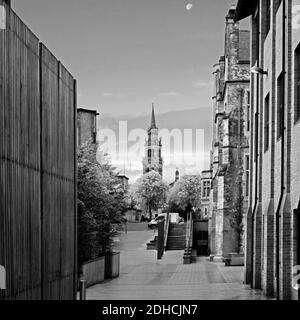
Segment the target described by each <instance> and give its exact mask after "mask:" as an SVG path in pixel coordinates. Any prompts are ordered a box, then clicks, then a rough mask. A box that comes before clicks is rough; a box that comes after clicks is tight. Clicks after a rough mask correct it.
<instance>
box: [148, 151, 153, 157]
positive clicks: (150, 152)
mask: <svg viewBox="0 0 300 320" xmlns="http://www.w3.org/2000/svg"><path fill="white" fill-rule="evenodd" d="M148 158H150V159H151V158H152V150H151V149H149V150H148Z"/></svg>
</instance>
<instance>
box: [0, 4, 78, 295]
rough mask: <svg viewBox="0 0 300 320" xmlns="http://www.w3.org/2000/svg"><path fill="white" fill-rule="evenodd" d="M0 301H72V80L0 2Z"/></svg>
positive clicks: (13, 14)
mask: <svg viewBox="0 0 300 320" xmlns="http://www.w3.org/2000/svg"><path fill="white" fill-rule="evenodd" d="M0 5H4V6H5V8H6V12H7V19H6V20H7V26H6V29H5V30H2V29H1V30H0V264H1V265H3V266H5V268H6V271H7V290H6V291H2V292H0V299H73V298H75V297H76V294H75V291H76V283H75V282H76V274H75V273H76V250H77V247H76V242H75V241H74V240H75V238H76V225H75V224H76V223H77V221H76V219H77V218H76V214H77V213H76V141H75V137H76V130H75V127H76V110H75V109H74V106H75V100H76V97H75V95H76V90H75V86H74V79H73V77H72V76H71V75H70V74H69V72H68V71H67V70H66V69H65V68H64V67H63V66H62V65H61V64H60V63H59V62H58V61H57V59H56V58H55V57H54V56H53V55H52V54H51V53H50V51H49V50H48V49H47V48H46V47H45V46H43V45H42V44H39V40H38V39H37V38H36V37H35V36H34V34H33V33H32V32H31V31H30V30H29V29H28V28H27V27H26V25H25V24H24V23H23V22H22V21H21V20H20V19H19V18H18V16H17V15H16V14H15V13H14V12H13V11H12V10H11V9H10V8H9V7H8V6H7V4H6V3H4V1H3V0H0Z"/></svg>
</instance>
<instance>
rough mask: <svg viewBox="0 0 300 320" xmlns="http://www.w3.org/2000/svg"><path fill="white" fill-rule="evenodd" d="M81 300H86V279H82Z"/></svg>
mask: <svg viewBox="0 0 300 320" xmlns="http://www.w3.org/2000/svg"><path fill="white" fill-rule="evenodd" d="M79 290H80V298H79V299H80V300H86V281H85V280H84V279H80V289H79Z"/></svg>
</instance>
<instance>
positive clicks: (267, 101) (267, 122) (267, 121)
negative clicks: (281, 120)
mask: <svg viewBox="0 0 300 320" xmlns="http://www.w3.org/2000/svg"><path fill="white" fill-rule="evenodd" d="M269 140H270V94H268V95H267V96H266V99H265V112H264V150H265V152H266V151H268V150H269Z"/></svg>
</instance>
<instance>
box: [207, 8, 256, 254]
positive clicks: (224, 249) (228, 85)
mask: <svg viewBox="0 0 300 320" xmlns="http://www.w3.org/2000/svg"><path fill="white" fill-rule="evenodd" d="M234 15H235V8H234V7H232V8H231V9H230V10H229V12H228V14H227V16H226V27H225V48H224V55H223V56H221V57H220V59H219V62H218V63H217V64H216V65H214V72H213V78H214V96H213V116H214V123H213V145H212V152H211V170H212V192H211V193H212V194H211V206H210V213H209V218H210V223H209V239H210V249H211V253H212V254H213V255H214V256H215V258H216V259H217V258H219V259H221V258H222V257H224V256H225V255H226V254H228V253H231V252H237V251H239V250H240V249H243V243H242V242H243V241H242V239H243V235H242V233H241V230H240V225H241V223H240V222H241V221H238V220H239V219H241V217H243V216H244V215H245V214H246V212H247V201H248V193H249V190H248V187H247V186H248V183H247V180H248V179H249V173H248V172H247V168H248V163H249V145H248V136H249V129H250V128H249V121H248V116H249V105H250V104H249V100H250V92H249V90H250V61H249V59H250V32H249V31H247V30H241V29H240V26H239V23H235V22H234V20H233V19H234Z"/></svg>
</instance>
